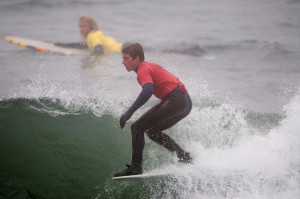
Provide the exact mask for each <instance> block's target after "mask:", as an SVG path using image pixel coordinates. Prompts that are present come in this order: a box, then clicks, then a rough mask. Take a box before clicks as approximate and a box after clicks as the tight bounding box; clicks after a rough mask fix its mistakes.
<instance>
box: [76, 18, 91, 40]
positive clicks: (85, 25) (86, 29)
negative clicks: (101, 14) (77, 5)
mask: <svg viewBox="0 0 300 199" xmlns="http://www.w3.org/2000/svg"><path fill="white" fill-rule="evenodd" d="M79 29H80V34H81V35H82V36H84V37H86V36H87V34H88V33H89V31H90V29H91V27H90V26H89V24H88V23H87V22H86V21H80V22H79Z"/></svg>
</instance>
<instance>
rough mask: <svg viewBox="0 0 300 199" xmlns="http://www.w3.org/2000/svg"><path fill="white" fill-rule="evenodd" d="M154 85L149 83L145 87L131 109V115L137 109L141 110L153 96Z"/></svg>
mask: <svg viewBox="0 0 300 199" xmlns="http://www.w3.org/2000/svg"><path fill="white" fill-rule="evenodd" d="M153 90H154V89H153V84H152V83H147V84H145V85H144V86H143V90H142V91H141V93H140V94H139V96H138V97H137V99H136V100H135V102H134V103H133V104H132V105H131V107H130V108H129V111H130V112H131V113H134V112H135V111H136V110H137V109H139V108H140V107H141V106H143V105H144V104H145V103H146V102H147V101H148V100H149V99H150V97H151V96H152V94H153Z"/></svg>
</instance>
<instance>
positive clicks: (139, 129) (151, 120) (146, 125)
mask: <svg viewBox="0 0 300 199" xmlns="http://www.w3.org/2000/svg"><path fill="white" fill-rule="evenodd" d="M191 109H192V101H191V99H190V96H189V95H188V94H186V93H184V92H183V91H182V90H181V89H180V88H179V87H176V88H175V89H174V90H172V91H171V92H170V93H168V94H167V96H166V97H165V98H164V99H163V100H162V101H161V102H160V103H159V104H157V105H156V106H154V107H153V108H151V109H150V110H148V111H147V112H146V113H145V114H144V115H142V116H141V117H140V118H139V119H138V120H137V121H136V122H134V123H133V124H132V125H131V133H132V150H133V153H132V163H138V164H140V163H141V161H142V156H143V149H144V145H145V139H144V132H146V133H147V135H148V137H149V138H150V139H151V140H153V141H154V142H156V143H158V144H160V145H161V146H163V147H165V148H166V149H168V150H169V151H171V152H176V154H177V156H178V157H180V155H183V154H184V150H183V149H182V148H181V147H180V146H179V145H178V144H176V142H175V141H174V140H173V139H172V138H170V137H169V136H168V135H166V134H164V133H163V132H162V131H163V130H165V129H168V128H170V127H172V126H173V125H175V124H176V123H177V122H179V121H180V120H181V119H183V118H184V117H186V116H187V115H188V114H189V113H190V111H191Z"/></svg>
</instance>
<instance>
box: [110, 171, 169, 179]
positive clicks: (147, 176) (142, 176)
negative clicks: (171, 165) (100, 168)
mask: <svg viewBox="0 0 300 199" xmlns="http://www.w3.org/2000/svg"><path fill="white" fill-rule="evenodd" d="M171 176H172V174H153V173H144V174H140V175H129V176H120V177H113V178H112V180H142V179H155V178H166V177H171Z"/></svg>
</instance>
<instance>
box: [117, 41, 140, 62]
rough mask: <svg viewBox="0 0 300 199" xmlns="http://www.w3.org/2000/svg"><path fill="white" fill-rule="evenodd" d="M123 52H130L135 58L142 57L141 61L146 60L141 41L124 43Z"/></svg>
mask: <svg viewBox="0 0 300 199" xmlns="http://www.w3.org/2000/svg"><path fill="white" fill-rule="evenodd" d="M122 53H129V55H130V56H131V57H132V58H133V59H135V58H136V57H139V58H140V61H141V62H142V61H144V60H145V56H144V50H143V47H142V45H141V44H139V43H134V44H132V43H126V44H124V45H123V48H122Z"/></svg>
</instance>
